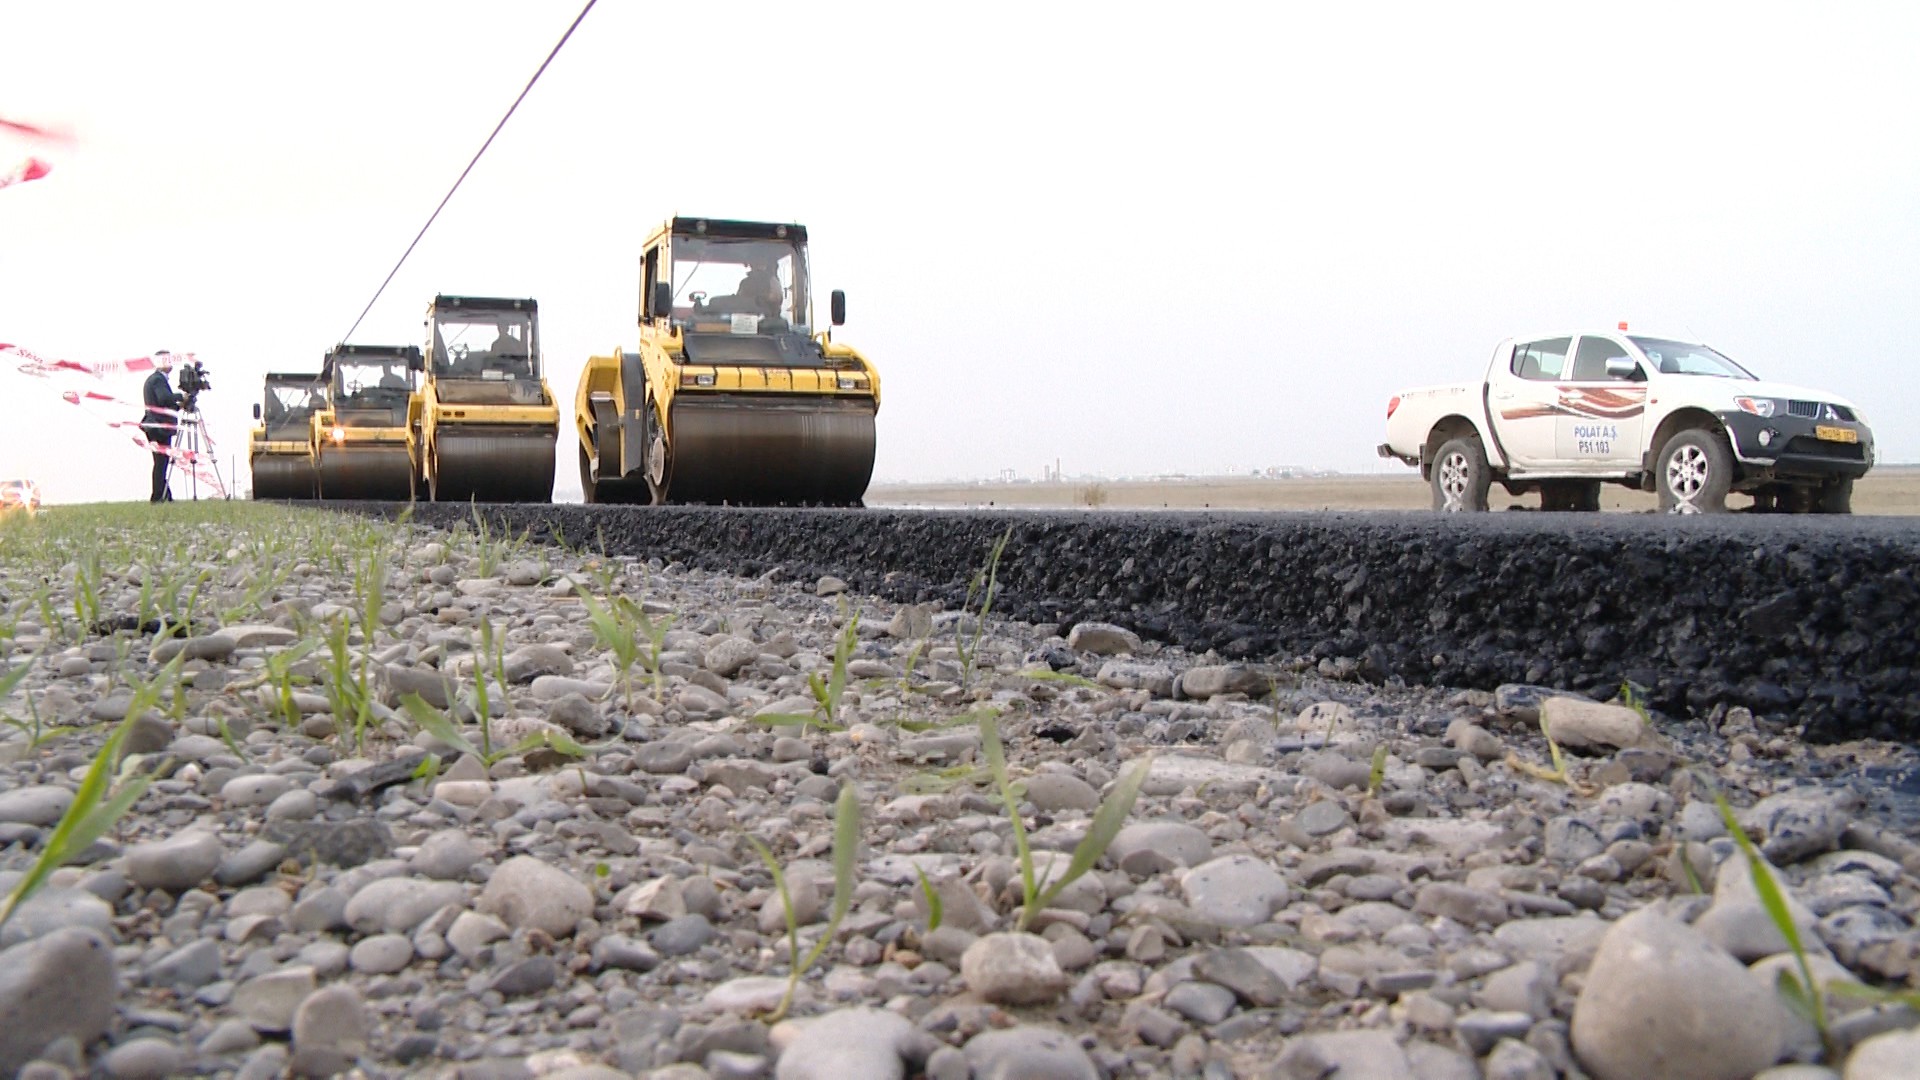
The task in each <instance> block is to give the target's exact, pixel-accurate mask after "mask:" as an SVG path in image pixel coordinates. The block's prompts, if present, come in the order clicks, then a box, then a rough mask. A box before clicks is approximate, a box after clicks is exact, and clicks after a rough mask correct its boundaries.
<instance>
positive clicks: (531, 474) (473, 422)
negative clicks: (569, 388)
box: [415, 295, 560, 502]
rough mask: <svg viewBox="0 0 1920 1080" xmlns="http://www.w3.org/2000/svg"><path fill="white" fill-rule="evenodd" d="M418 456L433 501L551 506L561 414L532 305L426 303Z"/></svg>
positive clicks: (483, 300) (466, 299)
mask: <svg viewBox="0 0 1920 1080" xmlns="http://www.w3.org/2000/svg"><path fill="white" fill-rule="evenodd" d="M427 334H428V337H427V350H426V358H427V365H426V367H427V371H426V375H427V379H426V385H425V386H424V387H423V389H422V390H421V394H420V398H421V401H420V418H419V431H418V435H417V438H416V443H415V446H416V450H417V451H418V460H419V466H420V470H421V472H420V482H421V483H423V484H425V486H426V491H427V495H428V497H430V498H431V499H433V500H434V501H435V502H447V501H457V502H466V501H468V500H475V501H478V502H551V501H553V469H554V452H555V445H556V444H557V442H558V440H559V437H560V408H559V405H558V403H557V402H556V401H555V400H554V396H553V391H552V389H550V388H549V387H548V386H547V381H546V378H545V373H544V371H543V370H542V367H541V360H540V320H539V309H538V306H537V305H535V303H534V302H533V301H532V300H516V299H498V298H492V297H475V296H446V295H440V296H435V297H434V298H433V303H431V304H429V305H428V306H427Z"/></svg>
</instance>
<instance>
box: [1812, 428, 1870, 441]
mask: <svg viewBox="0 0 1920 1080" xmlns="http://www.w3.org/2000/svg"><path fill="white" fill-rule="evenodd" d="M1813 437H1814V438H1816V439H1819V440H1821V441H1823V442H1848V443H1857V442H1859V441H1860V433H1859V432H1857V431H1855V430H1853V429H1852V428H1843V427H1828V426H1827V425H1825V424H1821V425H1820V426H1819V427H1816V428H1814V429H1813Z"/></svg>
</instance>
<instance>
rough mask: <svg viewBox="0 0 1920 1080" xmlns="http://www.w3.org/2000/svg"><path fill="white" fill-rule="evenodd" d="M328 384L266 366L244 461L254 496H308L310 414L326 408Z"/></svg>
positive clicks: (313, 490)
mask: <svg viewBox="0 0 1920 1080" xmlns="http://www.w3.org/2000/svg"><path fill="white" fill-rule="evenodd" d="M326 404H327V385H326V382H325V381H324V380H323V379H322V378H321V377H320V376H319V375H315V374H307V373H299V374H296V373H292V372H269V373H268V375H267V379H266V393H265V395H264V400H263V401H260V402H256V403H255V404H254V406H253V419H254V425H253V430H252V431H251V432H249V434H248V438H247V465H248V467H249V468H250V469H251V471H252V473H253V497H254V498H256V499H312V498H316V497H317V495H318V490H319V489H318V488H317V486H316V485H317V483H318V474H317V473H316V472H315V471H314V465H313V414H314V413H316V412H318V411H320V410H322V409H324V408H326Z"/></svg>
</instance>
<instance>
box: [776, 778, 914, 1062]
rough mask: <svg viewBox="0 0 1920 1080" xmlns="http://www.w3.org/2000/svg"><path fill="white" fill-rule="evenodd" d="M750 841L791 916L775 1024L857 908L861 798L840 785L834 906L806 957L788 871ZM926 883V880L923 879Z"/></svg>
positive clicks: (836, 810) (846, 785)
mask: <svg viewBox="0 0 1920 1080" xmlns="http://www.w3.org/2000/svg"><path fill="white" fill-rule="evenodd" d="M747 842H748V843H750V844H752V845H753V850H754V851H755V852H756V853H758V854H759V856H760V861H761V862H762V863H765V864H766V867H767V872H768V873H770V874H772V875H773V884H774V887H775V888H776V889H778V890H779V891H780V904H781V906H782V907H784V908H785V909H786V916H787V962H788V967H787V992H786V993H785V994H782V995H781V996H780V1004H779V1005H778V1006H776V1007H775V1008H774V1010H773V1012H772V1013H770V1014H769V1015H768V1016H767V1017H766V1018H765V1020H766V1022H767V1023H768V1024H769V1025H771V1024H777V1023H779V1022H780V1021H781V1020H782V1019H783V1018H785V1017H786V1015H787V1010H788V1009H791V1008H792V1007H793V995H794V993H795V991H797V990H798V989H799V988H800V980H801V978H802V977H803V976H805V975H806V973H807V970H808V969H809V968H811V967H813V965H814V962H815V961H817V960H819V959H820V957H821V956H822V955H823V954H825V953H826V951H827V946H828V945H830V944H832V942H833V935H834V932H835V931H837V930H838V929H839V928H840V923H841V921H842V920H844V919H845V918H846V917H847V912H848V910H849V909H851V908H852V907H853V886H854V873H853V870H854V867H853V862H854V857H855V855H856V854H857V853H858V852H859V849H860V795H859V793H858V792H856V791H855V790H854V787H853V784H851V783H843V784H841V785H840V797H839V798H838V799H837V800H835V802H834V808H833V906H832V908H831V910H830V912H829V914H828V916H827V925H826V928H825V929H824V930H822V931H821V933H820V938H819V940H818V941H816V942H814V945H813V948H812V949H811V950H809V951H808V952H807V954H806V955H805V956H804V957H803V956H801V954H800V919H799V915H798V913H797V911H796V909H795V908H794V906H793V893H792V892H791V891H789V890H788V888H787V875H786V872H785V871H783V870H781V869H780V863H779V860H777V859H775V858H774V857H773V852H772V851H770V850H768V848H767V845H765V844H763V843H761V842H760V841H759V839H758V838H756V837H752V836H749V837H747ZM923 880H924V879H923Z"/></svg>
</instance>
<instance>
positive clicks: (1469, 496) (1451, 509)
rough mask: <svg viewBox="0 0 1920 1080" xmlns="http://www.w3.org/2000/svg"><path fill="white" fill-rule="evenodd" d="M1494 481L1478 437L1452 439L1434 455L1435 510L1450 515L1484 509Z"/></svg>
mask: <svg viewBox="0 0 1920 1080" xmlns="http://www.w3.org/2000/svg"><path fill="white" fill-rule="evenodd" d="M1492 482H1493V474H1492V473H1491V472H1490V471H1488V469H1487V452H1486V451H1485V450H1484V449H1482V448H1481V446H1480V440H1478V439H1471V438H1468V439H1450V440H1448V441H1447V442H1446V443H1444V444H1442V445H1441V447H1440V452H1439V453H1437V454H1435V455H1434V456H1433V508H1434V509H1435V510H1439V511H1441V512H1443V513H1450V514H1451V513H1465V512H1477V511H1481V510H1485V509H1486V508H1487V489H1488V487H1490V486H1491V485H1492Z"/></svg>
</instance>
